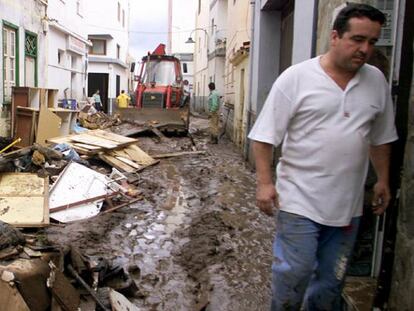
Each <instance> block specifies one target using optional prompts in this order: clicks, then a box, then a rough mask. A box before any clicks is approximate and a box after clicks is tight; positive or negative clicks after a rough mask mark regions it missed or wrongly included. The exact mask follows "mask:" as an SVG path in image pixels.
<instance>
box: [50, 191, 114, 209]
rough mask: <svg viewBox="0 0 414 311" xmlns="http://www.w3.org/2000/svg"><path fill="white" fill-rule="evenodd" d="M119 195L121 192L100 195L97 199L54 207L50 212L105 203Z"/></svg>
mask: <svg viewBox="0 0 414 311" xmlns="http://www.w3.org/2000/svg"><path fill="white" fill-rule="evenodd" d="M118 194H119V192H113V193H108V194H104V195H98V196H96V197H93V198H88V199H85V200H82V201H78V202H73V203H68V204H65V205H61V206H56V207H52V208H50V212H51V213H54V212H59V211H64V210H66V209H68V208H72V207H74V206H79V205H82V204H86V203H91V202H95V201H103V200H105V199H109V198H112V197H114V196H116V195H118Z"/></svg>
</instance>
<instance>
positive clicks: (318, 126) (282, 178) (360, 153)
mask: <svg viewBox="0 0 414 311" xmlns="http://www.w3.org/2000/svg"><path fill="white" fill-rule="evenodd" d="M319 58H320V57H316V58H313V59H310V60H307V61H305V62H302V63H300V64H297V65H294V66H292V67H290V68H288V69H287V70H286V71H285V72H283V73H282V74H281V75H280V76H279V78H278V79H277V80H276V82H275V83H274V84H273V87H272V89H271V91H270V93H269V96H268V98H267V100H266V102H265V104H264V106H263V109H262V111H261V113H260V115H259V117H258V119H257V121H256V123H255V125H254V126H253V128H252V130H251V132H250V134H249V138H250V139H252V140H255V141H260V142H265V143H269V144H273V145H275V146H278V145H279V144H280V143H281V142H282V141H283V146H282V157H281V158H280V161H279V164H278V166H277V181H276V189H277V191H278V194H279V202H280V209H281V210H283V211H286V212H291V213H295V214H299V215H302V216H305V217H307V218H310V219H312V220H313V221H315V222H317V223H320V224H324V225H328V226H346V225H348V224H349V223H350V221H351V218H352V217H356V216H361V215H362V206H363V196H364V184H365V179H366V175H367V171H368V163H369V152H368V151H369V146H370V145H381V144H386V143H389V142H392V141H394V140H396V139H397V134H396V130H395V126H394V112H393V106H392V100H391V95H390V92H389V88H388V84H387V82H386V80H385V79H384V76H383V74H382V73H381V72H380V71H379V70H378V69H377V68H375V67H373V66H370V65H364V66H363V67H361V69H360V70H359V71H358V73H357V74H356V75H355V77H354V78H353V79H352V80H351V81H350V82H349V83H348V85H347V87H346V89H345V90H342V89H341V88H340V87H339V86H338V85H337V84H336V83H335V82H334V80H333V79H332V78H331V77H330V76H329V75H328V74H327V73H326V72H325V71H324V70H323V69H322V67H321V65H320V62H319Z"/></svg>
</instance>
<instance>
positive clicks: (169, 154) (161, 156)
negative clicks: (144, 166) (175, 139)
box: [151, 151, 206, 159]
mask: <svg viewBox="0 0 414 311" xmlns="http://www.w3.org/2000/svg"><path fill="white" fill-rule="evenodd" d="M204 153H206V152H205V151H183V152H171V153H164V154H157V155H152V156H151V157H153V158H154V159H163V158H171V157H179V156H182V155H193V154H204Z"/></svg>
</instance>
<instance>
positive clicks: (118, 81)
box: [115, 75, 121, 97]
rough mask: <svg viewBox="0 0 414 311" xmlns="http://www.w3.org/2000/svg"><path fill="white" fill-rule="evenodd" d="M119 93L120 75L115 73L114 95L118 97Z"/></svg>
mask: <svg viewBox="0 0 414 311" xmlns="http://www.w3.org/2000/svg"><path fill="white" fill-rule="evenodd" d="M119 94H121V77H120V76H119V75H116V94H115V97H118V96H119Z"/></svg>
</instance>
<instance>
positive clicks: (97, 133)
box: [89, 130, 137, 145]
mask: <svg viewBox="0 0 414 311" xmlns="http://www.w3.org/2000/svg"><path fill="white" fill-rule="evenodd" d="M89 134H90V135H93V136H97V137H101V138H104V139H106V140H110V141H114V142H116V143H118V145H119V143H122V144H133V143H136V142H137V139H135V138H130V137H125V136H122V135H118V134H115V133H111V132H108V131H104V130H94V131H90V132H89Z"/></svg>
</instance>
